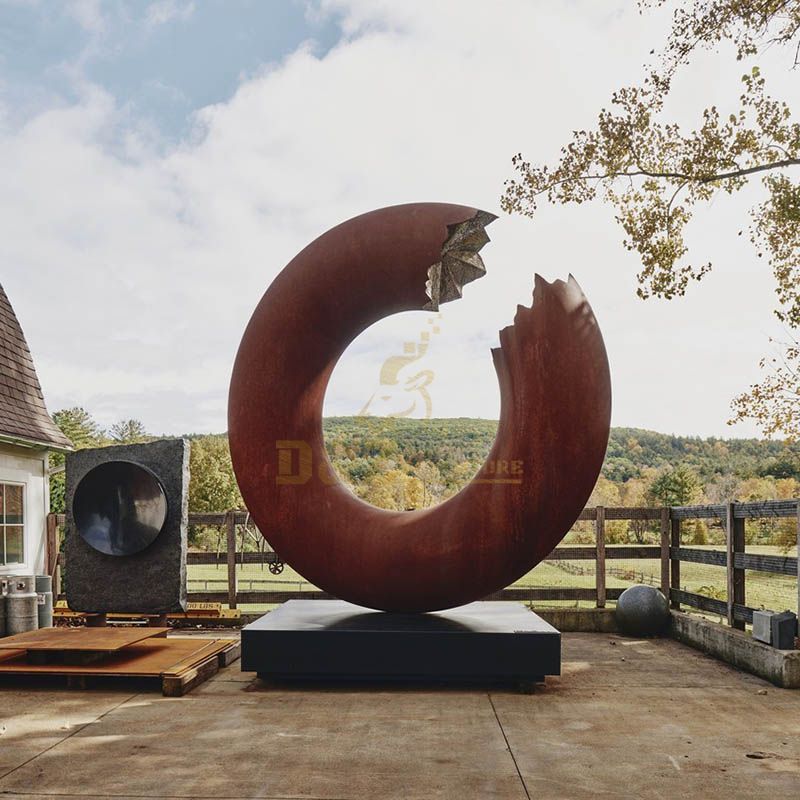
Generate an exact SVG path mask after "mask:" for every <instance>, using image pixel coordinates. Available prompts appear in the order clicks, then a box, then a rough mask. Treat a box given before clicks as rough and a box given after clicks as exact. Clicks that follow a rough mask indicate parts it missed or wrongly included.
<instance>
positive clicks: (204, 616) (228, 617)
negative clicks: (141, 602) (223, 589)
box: [53, 600, 242, 627]
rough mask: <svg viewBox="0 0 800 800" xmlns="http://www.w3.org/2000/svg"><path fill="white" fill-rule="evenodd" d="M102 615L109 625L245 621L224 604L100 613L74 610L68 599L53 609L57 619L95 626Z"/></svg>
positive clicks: (217, 624) (191, 604)
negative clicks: (157, 611) (156, 611)
mask: <svg viewBox="0 0 800 800" xmlns="http://www.w3.org/2000/svg"><path fill="white" fill-rule="evenodd" d="M99 616H105V620H106V621H107V622H108V624H109V625H114V624H118V623H122V624H139V625H146V624H150V625H152V624H153V623H154V622H156V623H158V621H159V620H169V621H170V622H173V623H176V624H177V625H180V624H181V623H189V624H194V625H203V624H206V625H212V626H214V627H221V626H224V627H234V626H238V625H240V624H241V618H242V612H241V611H240V610H239V609H236V608H233V609H229V608H224V607H223V605H222V603H188V604H187V607H186V611H175V612H171V613H169V614H164V615H158V614H133V613H119V614H114V613H110V614H106V615H99V614H90V613H87V612H84V611H72V610H71V609H70V608H69V606H68V605H67V602H66V600H59V601H58V602H57V603H56V606H55V608H54V609H53V618H54V619H55V621H56V622H58V621H59V620H62V621H67V622H77V621H83V622H84V623H85V624H87V625H91V624H92V623H93V621H94V619H95V618H96V617H99ZM161 624H163V622H162V623H161Z"/></svg>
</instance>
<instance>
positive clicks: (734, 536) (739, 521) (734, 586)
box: [725, 503, 744, 630]
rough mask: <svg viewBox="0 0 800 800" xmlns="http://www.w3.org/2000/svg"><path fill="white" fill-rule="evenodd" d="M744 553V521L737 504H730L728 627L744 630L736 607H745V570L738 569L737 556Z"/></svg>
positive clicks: (727, 517) (727, 520) (727, 527)
mask: <svg viewBox="0 0 800 800" xmlns="http://www.w3.org/2000/svg"><path fill="white" fill-rule="evenodd" d="M743 552H744V519H743V518H741V517H739V518H737V517H736V504H735V503H728V506H727V509H726V512H725V556H726V559H725V562H726V563H725V568H726V572H727V586H728V592H727V598H728V601H727V614H728V625H730V626H731V627H732V628H738V629H739V630H744V622H742V620H740V619H736V616H735V614H734V606H736V605H744V570H743V569H737V567H736V554H737V553H743Z"/></svg>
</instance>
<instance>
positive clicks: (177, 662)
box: [0, 627, 241, 697]
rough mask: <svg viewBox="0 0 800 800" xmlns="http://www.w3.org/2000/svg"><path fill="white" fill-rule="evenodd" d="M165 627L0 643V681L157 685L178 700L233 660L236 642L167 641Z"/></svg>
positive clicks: (53, 633)
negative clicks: (50, 678)
mask: <svg viewBox="0 0 800 800" xmlns="http://www.w3.org/2000/svg"><path fill="white" fill-rule="evenodd" d="M167 631H168V628H142V627H138V628H112V627H108V628H43V629H41V630H38V631H30V632H29V633H20V634H17V635H16V636H8V637H6V638H5V639H0V679H2V678H3V677H5V676H11V675H18V676H19V675H25V676H44V675H50V676H61V677H65V678H67V682H68V684H70V685H78V686H83V685H85V683H86V680H87V679H89V678H99V677H103V678H139V679H152V680H154V681H160V682H161V690H162V692H163V693H164V695H166V696H168V697H180V696H182V695H184V694H186V693H187V692H189V691H191V690H192V689H193V688H194V687H195V686H197V685H199V684H200V683H202V682H203V681H206V680H208V678H210V677H211V676H212V675H214V674H215V673H216V672H217V671H218V670H219V668H220V667H222V666H227V665H228V664H230V663H232V662H233V661H236V660H237V659H238V658H239V655H240V652H241V649H240V644H239V641H238V639H205V638H201V637H197V636H187V637H179V636H171V637H169V638H167Z"/></svg>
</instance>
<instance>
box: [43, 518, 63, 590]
mask: <svg viewBox="0 0 800 800" xmlns="http://www.w3.org/2000/svg"><path fill="white" fill-rule="evenodd" d="M58 539H59V537H58V517H57V516H56V515H55V514H53V513H52V512H51V513H49V514H48V515H47V567H46V569H47V574H48V575H49V576H50V577H51V578H52V579H53V597H54V599H56V600H58V596H59V595H60V594H61V568H60V567H59V564H58V553H59V550H60V549H61V548H60V547H59V545H60V542H59V540H58Z"/></svg>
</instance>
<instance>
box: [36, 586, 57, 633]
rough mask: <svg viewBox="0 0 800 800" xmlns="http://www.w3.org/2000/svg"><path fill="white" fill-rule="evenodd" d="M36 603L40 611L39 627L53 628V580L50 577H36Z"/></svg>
mask: <svg viewBox="0 0 800 800" xmlns="http://www.w3.org/2000/svg"><path fill="white" fill-rule="evenodd" d="M36 601H37V603H38V610H39V627H40V628H52V627H53V579H52V578H51V577H50V576H49V575H37V576H36Z"/></svg>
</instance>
